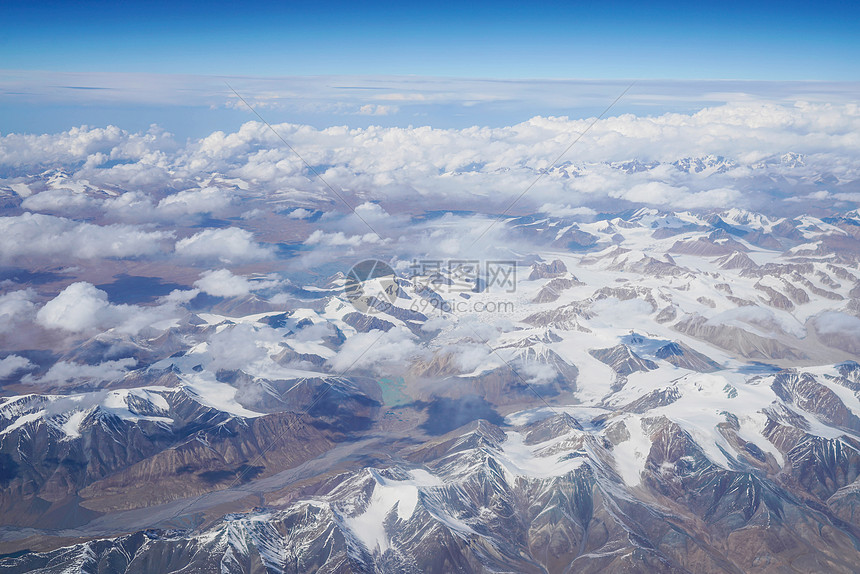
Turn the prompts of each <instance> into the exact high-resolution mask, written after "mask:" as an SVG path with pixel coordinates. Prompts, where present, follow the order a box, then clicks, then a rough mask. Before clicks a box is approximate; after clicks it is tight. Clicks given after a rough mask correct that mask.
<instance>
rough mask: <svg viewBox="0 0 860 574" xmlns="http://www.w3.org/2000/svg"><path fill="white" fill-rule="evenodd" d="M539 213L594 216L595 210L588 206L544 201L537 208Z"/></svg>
mask: <svg viewBox="0 0 860 574" xmlns="http://www.w3.org/2000/svg"><path fill="white" fill-rule="evenodd" d="M538 211H539V212H540V213H546V214H547V215H552V216H554V217H594V216H595V215H597V211H595V210H593V209H591V208H590V207H585V206H581V205H580V206H577V207H571V206H570V205H563V204H560V203H544V204H543V205H541V206H540V207H539V208H538Z"/></svg>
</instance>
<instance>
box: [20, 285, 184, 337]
mask: <svg viewBox="0 0 860 574" xmlns="http://www.w3.org/2000/svg"><path fill="white" fill-rule="evenodd" d="M197 293H198V291H196V290H189V291H173V292H172V293H170V294H169V295H167V296H165V297H162V298H160V299H159V301H158V304H157V305H154V306H150V307H143V306H137V305H115V304H113V303H111V302H110V301H109V300H108V295H107V293H105V292H104V291H102V290H101V289H98V288H97V287H95V286H94V285H92V284H91V283H87V282H84V281H80V282H77V283H72V284H71V285H69V286H68V287H66V288H65V289H63V290H62V291H61V292H60V293H59V294H58V295H57V296H56V297H54V298H53V299H51V300H50V301H48V302H47V303H45V305H44V306H43V307H42V308H41V309H39V311H38V312H37V313H36V322H37V323H38V324H39V325H41V326H42V327H45V328H47V329H59V330H63V331H68V332H71V333H88V332H96V331H101V330H106V329H116V330H117V331H119V332H122V333H130V334H134V333H138V332H140V331H141V330H143V329H145V328H146V327H148V326H150V325H152V324H154V323H157V322H159V321H163V320H166V319H169V318H172V317H175V316H176V315H177V314H179V313H180V307H181V305H182V304H183V303H186V302H187V301H188V300H189V299H190V298H192V297H193V296H194V295H196V294H197Z"/></svg>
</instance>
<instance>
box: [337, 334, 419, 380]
mask: <svg viewBox="0 0 860 574" xmlns="http://www.w3.org/2000/svg"><path fill="white" fill-rule="evenodd" d="M423 352H424V351H423V350H422V349H421V347H420V345H419V344H418V340H417V338H416V337H415V335H413V334H412V333H411V332H410V331H409V330H407V329H404V328H400V327H398V328H394V329H390V330H389V331H385V332H382V331H377V330H372V331H370V332H368V333H357V334H355V335H353V336H352V337H350V338H349V339H347V340H346V342H345V343H344V345H343V347H342V348H341V349H340V351H338V353H337V355H335V356H334V357H333V358H332V359H331V360H330V363H331V366H332V368H333V369H334V370H335V371H336V372H338V373H346V372H348V371H355V370H361V369H374V371H375V372H377V373H378V374H388V375H390V374H391V373H392V372H400V371H402V370H404V369H405V368H406V365H407V363H408V361H409V360H410V359H412V358H414V357H416V356H420V355H421V354H422V353H423Z"/></svg>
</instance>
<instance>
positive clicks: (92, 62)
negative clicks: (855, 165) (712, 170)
mask: <svg viewBox="0 0 860 574" xmlns="http://www.w3.org/2000/svg"><path fill="white" fill-rule="evenodd" d="M463 4H466V3H455V2H444V1H442V2H432V3H409V2H365V3H362V2H354V1H353V2H338V1H335V2H323V3H309V2H300V3H291V2H266V1H258V2H253V3H240V2H222V1H218V0H216V1H213V2H207V3H199V4H198V3H183V2H177V1H172V2H165V1H161V0H156V1H151V2H136V1H132V2H108V1H83V2H67V1H66V2H56V1H47V2H14V3H13V2H9V1H8V0H4V1H3V3H2V8H0V19H2V21H3V22H4V24H3V26H2V28H0V53H2V60H0V61H2V64H0V68H4V69H16V70H51V71H75V72H96V71H99V72H100V71H105V72H150V73H171V74H215V75H221V74H225V75H250V76H295V75H327V74H415V75H426V76H456V77H472V78H673V79H703V78H722V79H757V80H855V79H858V75H860V74H858V72H859V71H860V57H858V56H860V49H858V47H860V38H858V36H860V35H858V34H857V33H856V28H857V23H858V22H860V3H857V2H823V3H812V2H790V1H785V2H744V3H737V4H736V5H729V6H726V5H723V4H722V3H717V2H689V1H688V2H633V1H626V2H611V1H603V2H601V1H585V2H564V3H563V2H541V3H537V4H526V3H522V2H505V1H497V2H473V3H468V5H466V6H464V5H463Z"/></svg>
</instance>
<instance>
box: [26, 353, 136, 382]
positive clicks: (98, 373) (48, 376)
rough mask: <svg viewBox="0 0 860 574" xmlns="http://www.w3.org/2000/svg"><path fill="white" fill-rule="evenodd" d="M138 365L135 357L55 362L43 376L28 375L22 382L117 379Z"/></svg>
mask: <svg viewBox="0 0 860 574" xmlns="http://www.w3.org/2000/svg"><path fill="white" fill-rule="evenodd" d="M136 365H137V361H136V360H134V359H130V358H127V359H119V360H116V361H105V362H103V363H99V364H97V365H85V364H80V363H73V362H69V361H59V362H57V363H54V364H53V365H52V366H51V368H50V369H48V371H47V372H46V373H45V374H44V375H42V376H41V377H38V378H37V377H34V376H33V375H26V376H25V377H24V378H23V379H21V380H22V382H26V383H37V384H42V385H64V384H68V383H73V382H81V381H100V382H101V381H104V382H110V381H116V380H118V379H121V378H123V377H124V376H126V375H127V374H128V372H129V370H131V369H132V368H134V367H135V366H136Z"/></svg>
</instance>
